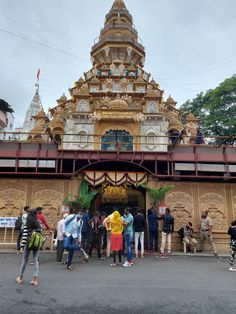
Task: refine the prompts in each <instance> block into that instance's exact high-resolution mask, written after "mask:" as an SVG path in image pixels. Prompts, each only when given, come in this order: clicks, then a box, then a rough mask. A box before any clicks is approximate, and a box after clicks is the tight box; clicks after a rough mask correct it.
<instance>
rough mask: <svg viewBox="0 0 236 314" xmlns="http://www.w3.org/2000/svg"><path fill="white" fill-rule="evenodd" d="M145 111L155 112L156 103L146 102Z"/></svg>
mask: <svg viewBox="0 0 236 314" xmlns="http://www.w3.org/2000/svg"><path fill="white" fill-rule="evenodd" d="M147 111H148V113H156V112H157V107H156V104H155V103H150V104H148V108H147Z"/></svg>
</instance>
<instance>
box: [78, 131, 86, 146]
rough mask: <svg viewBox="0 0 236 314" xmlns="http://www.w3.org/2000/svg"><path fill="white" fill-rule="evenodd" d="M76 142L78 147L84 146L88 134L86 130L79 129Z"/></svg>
mask: <svg viewBox="0 0 236 314" xmlns="http://www.w3.org/2000/svg"><path fill="white" fill-rule="evenodd" d="M78 142H79V147H80V148H85V147H87V145H88V134H87V132H86V131H80V132H79V133H78Z"/></svg>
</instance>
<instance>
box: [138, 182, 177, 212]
mask: <svg viewBox="0 0 236 314" xmlns="http://www.w3.org/2000/svg"><path fill="white" fill-rule="evenodd" d="M140 186H141V187H142V188H144V189H145V190H146V191H147V192H148V194H149V196H150V198H151V200H152V203H153V206H154V207H155V208H157V205H158V203H159V202H160V201H162V200H163V199H164V198H165V195H166V193H167V192H169V191H171V190H173V189H174V188H175V185H168V186H162V187H161V188H159V189H153V188H150V187H149V186H146V185H145V184H141V185H140Z"/></svg>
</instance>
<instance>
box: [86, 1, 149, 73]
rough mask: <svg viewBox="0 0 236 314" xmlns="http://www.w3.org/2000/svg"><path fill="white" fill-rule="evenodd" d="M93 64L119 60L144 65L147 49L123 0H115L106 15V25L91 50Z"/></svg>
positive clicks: (111, 62)
mask: <svg viewBox="0 0 236 314" xmlns="http://www.w3.org/2000/svg"><path fill="white" fill-rule="evenodd" d="M91 57H92V63H93V66H96V67H97V68H98V67H101V66H102V65H104V64H107V65H108V64H109V65H111V66H112V67H113V63H115V62H118V61H119V63H120V64H122V65H129V64H132V65H135V66H141V67H143V65H144V60H145V49H144V47H143V45H142V41H141V40H140V38H139V37H138V32H137V30H136V29H135V27H134V24H133V18H132V15H131V14H130V13H129V11H128V10H127V8H126V6H125V3H124V1H123V0H115V2H114V3H113V5H112V8H111V9H110V11H109V12H108V14H107V15H106V19H105V25H104V27H103V28H102V29H101V32H100V36H99V38H98V40H96V42H95V44H94V45H93V47H92V51H91Z"/></svg>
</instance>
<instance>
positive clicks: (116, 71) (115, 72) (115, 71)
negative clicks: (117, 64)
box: [114, 68, 120, 76]
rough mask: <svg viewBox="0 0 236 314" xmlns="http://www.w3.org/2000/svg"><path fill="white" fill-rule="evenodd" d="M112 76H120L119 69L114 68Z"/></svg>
mask: <svg viewBox="0 0 236 314" xmlns="http://www.w3.org/2000/svg"><path fill="white" fill-rule="evenodd" d="M114 75H115V76H120V69H119V68H116V69H115V70H114Z"/></svg>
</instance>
